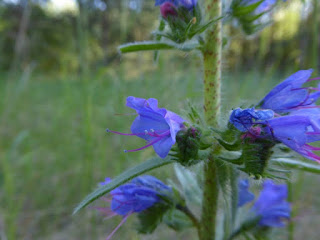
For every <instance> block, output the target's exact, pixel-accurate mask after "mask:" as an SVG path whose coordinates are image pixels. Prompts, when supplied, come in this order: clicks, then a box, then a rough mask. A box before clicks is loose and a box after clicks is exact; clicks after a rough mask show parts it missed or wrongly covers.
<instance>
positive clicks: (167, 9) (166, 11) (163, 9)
mask: <svg viewBox="0 0 320 240" xmlns="http://www.w3.org/2000/svg"><path fill="white" fill-rule="evenodd" d="M160 13H161V16H162V17H163V18H167V17H168V16H177V15H178V12H177V9H176V8H175V6H174V5H173V4H172V3H170V2H166V3H164V4H162V5H161V6H160Z"/></svg>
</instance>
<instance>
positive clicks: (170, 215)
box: [163, 209, 193, 231]
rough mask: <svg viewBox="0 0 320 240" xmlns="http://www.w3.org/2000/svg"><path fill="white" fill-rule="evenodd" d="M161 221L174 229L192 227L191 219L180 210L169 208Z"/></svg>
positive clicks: (179, 229) (180, 229)
mask: <svg viewBox="0 0 320 240" xmlns="http://www.w3.org/2000/svg"><path fill="white" fill-rule="evenodd" d="M163 222H164V223H165V224H167V226H168V227H170V228H172V229H173V230H175V231H182V230H184V229H186V228H191V227H193V223H192V221H191V220H190V219H189V218H188V217H187V216H186V215H185V214H184V213H183V212H181V211H180V210H178V209H170V210H169V211H167V212H166V213H165V215H164V218H163Z"/></svg>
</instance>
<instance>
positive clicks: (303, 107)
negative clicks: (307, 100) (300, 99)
mask: <svg viewBox="0 0 320 240" xmlns="http://www.w3.org/2000/svg"><path fill="white" fill-rule="evenodd" d="M308 108H320V106H301V107H293V108H291V109H308Z"/></svg>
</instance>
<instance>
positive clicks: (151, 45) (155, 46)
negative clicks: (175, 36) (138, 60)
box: [118, 41, 199, 53]
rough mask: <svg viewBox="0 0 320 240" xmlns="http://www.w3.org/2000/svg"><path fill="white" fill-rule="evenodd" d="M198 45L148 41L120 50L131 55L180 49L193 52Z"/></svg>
mask: <svg viewBox="0 0 320 240" xmlns="http://www.w3.org/2000/svg"><path fill="white" fill-rule="evenodd" d="M198 47H199V44H198V43H192V42H191V43H184V44H175V43H171V42H158V41H148V42H136V43H128V44H124V45H121V46H120V47H119V48H118V49H119V51H120V53H130V52H139V51H158V50H170V49H178V50H181V51H191V50H193V49H195V48H198Z"/></svg>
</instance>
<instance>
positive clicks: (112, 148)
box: [0, 0, 320, 240]
mask: <svg viewBox="0 0 320 240" xmlns="http://www.w3.org/2000/svg"><path fill="white" fill-rule="evenodd" d="M317 1H318V0H309V1H308V0H305V1H300V0H291V1H287V2H284V3H281V4H280V8H279V9H278V10H277V11H276V12H275V13H274V14H273V15H270V16H269V17H270V19H272V20H273V21H274V22H273V24H272V25H270V26H268V27H267V28H265V29H264V30H263V31H262V32H261V33H259V34H257V35H256V36H250V37H249V38H248V37H247V38H246V37H245V36H244V34H242V32H241V31H240V30H239V29H237V28H236V26H228V27H225V29H224V36H225V37H226V38H227V39H228V43H227V45H226V46H225V48H224V52H223V54H224V57H223V76H222V80H223V85H222V93H223V120H226V119H227V117H228V112H229V110H230V109H231V108H233V107H237V106H239V105H242V106H248V105H249V104H252V103H255V102H256V101H257V100H259V99H260V98H261V97H262V96H263V95H264V94H266V93H267V92H268V91H269V90H270V89H271V88H272V86H273V85H274V84H276V83H277V82H279V81H281V80H283V79H284V77H286V76H288V75H290V74H291V73H293V72H294V71H296V70H298V69H308V68H314V69H315V71H317V70H318V71H319V54H318V53H319V45H320V41H319V37H320V35H319V22H320V14H319V11H317V10H316V9H315V8H314V6H316V5H315V3H317ZM318 5H319V4H318ZM318 8H319V7H318ZM158 15H159V9H158V8H156V7H154V1H153V0H107V1H106V0H78V1H74V0H65V1H63V0H60V1H59V0H52V1H41V0H38V1H36V0H34V1H28V0H10V1H9V0H7V1H0V49H1V54H0V72H1V74H0V239H1V240H2V239H3V240H7V239H8V240H15V239H30V240H32V239H49V240H58V239H61V240H62V239H105V237H106V236H107V235H108V233H110V232H111V231H112V230H113V228H114V227H115V226H116V225H117V224H118V223H119V222H120V218H117V217H116V218H115V219H112V220H106V221H103V217H102V216H100V215H99V214H97V212H96V211H94V210H90V209H89V208H87V209H86V210H83V211H82V212H80V213H79V214H78V215H76V216H71V212H72V209H73V208H74V207H75V205H76V204H77V203H78V202H79V201H80V200H82V198H83V197H84V196H85V195H86V194H88V193H89V192H90V191H92V190H93V189H94V188H95V187H96V186H97V183H98V182H99V181H102V180H103V179H104V178H105V177H107V176H109V177H114V176H116V175H117V174H119V173H120V172H121V171H123V170H125V169H126V168H128V167H130V166H133V165H135V164H136V163H138V162H142V161H144V160H145V159H146V158H148V157H150V156H152V154H153V151H152V149H151V148H150V149H147V150H145V151H141V152H136V153H130V154H128V153H127V154H125V153H124V152H123V150H124V149H132V148H137V147H139V146H141V145H143V141H142V140H138V139H136V138H134V137H132V138H130V137H124V136H118V135H112V134H106V132H105V129H106V128H110V129H112V130H116V131H120V132H128V131H129V130H130V125H131V122H132V120H133V119H134V116H130V113H132V111H130V109H128V108H126V107H125V99H126V97H127V96H130V95H132V96H136V97H143V98H149V97H154V98H157V99H158V100H159V103H160V106H161V107H166V108H168V109H170V110H172V111H175V112H177V113H179V114H181V115H184V112H183V110H181V109H183V108H184V107H186V106H187V101H188V100H190V101H192V102H194V103H195V104H196V105H197V106H198V107H199V108H200V109H201V108H202V66H201V61H200V55H199V54H198V53H188V54H185V53H179V52H170V51H169V52H163V53H162V54H161V55H160V59H159V62H158V63H157V64H154V63H153V61H152V57H153V55H152V53H139V54H129V55H124V56H120V55H119V54H118V52H117V46H118V45H119V44H121V43H125V42H131V41H141V40H148V39H152V35H151V34H150V33H151V31H152V30H153V29H155V28H156V27H157V24H158V21H159V18H158ZM230 36H231V37H230ZM186 69H187V70H188V71H186ZM315 76H316V74H315ZM128 113H129V114H128ZM153 173H154V174H155V175H157V176H161V177H160V178H161V179H162V180H165V179H166V177H169V176H171V177H173V174H172V170H171V167H165V168H162V169H161V170H160V171H157V172H153ZM173 178H174V177H173ZM319 181H320V177H319V176H316V175H308V174H300V173H295V174H294V177H293V189H294V191H293V192H294V205H293V207H294V209H295V216H294V218H293V221H294V222H295V223H296V236H295V239H296V240H299V239H311V240H313V239H314V240H316V239H319V234H320V231H319V229H318V227H317V226H318V221H319V220H320V208H319V205H320V198H319V197H318V195H319V193H320V186H319V185H320V184H319ZM135 224H136V222H135V219H134V218H133V217H132V218H131V219H130V220H129V222H128V223H127V224H126V226H124V227H122V228H121V229H120V230H119V232H118V233H117V235H115V236H114V239H130V240H131V239H132V240H134V239H150V240H151V239H194V233H193V232H192V231H187V232H186V233H181V234H178V235H177V236H176V235H175V233H174V232H173V231H171V230H166V229H165V228H164V227H160V229H158V230H157V231H156V233H155V235H153V236H143V235H138V234H136V233H135V231H134V226H135ZM164 230H165V231H164ZM278 238H279V239H286V237H285V235H279V236H278Z"/></svg>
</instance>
